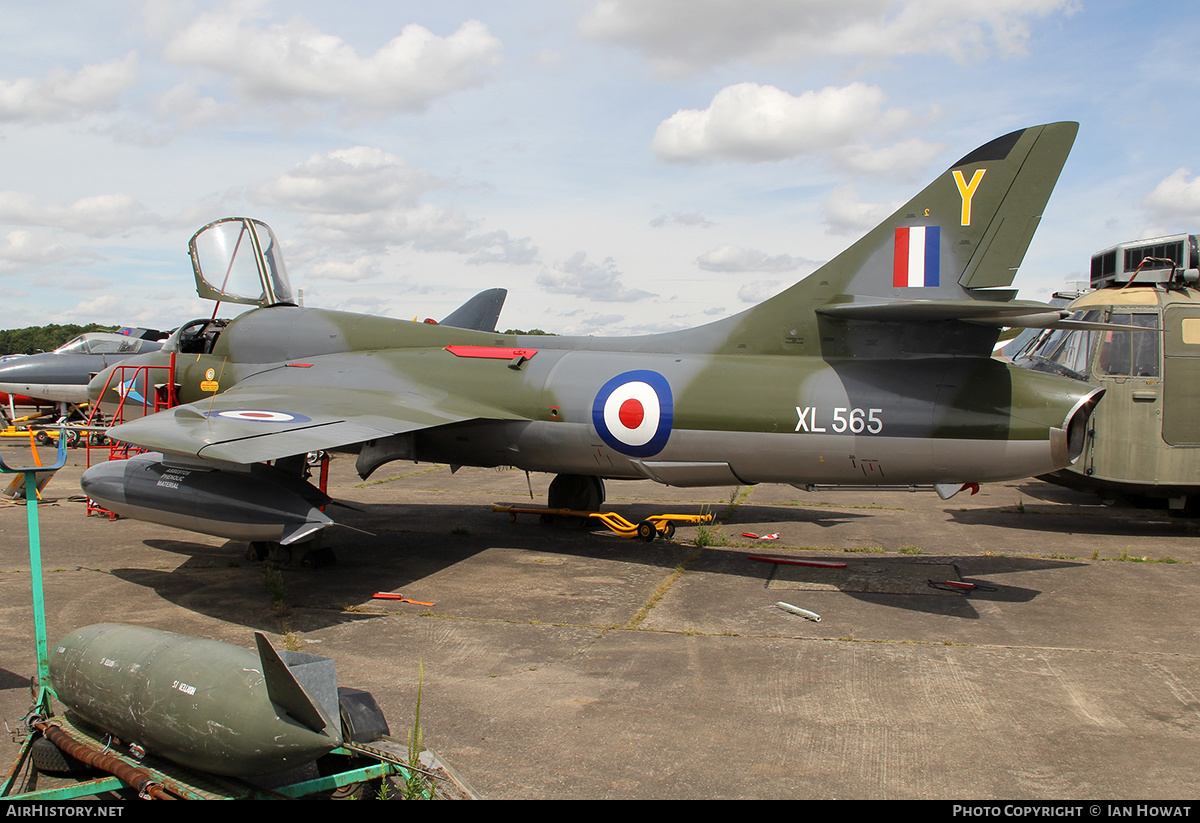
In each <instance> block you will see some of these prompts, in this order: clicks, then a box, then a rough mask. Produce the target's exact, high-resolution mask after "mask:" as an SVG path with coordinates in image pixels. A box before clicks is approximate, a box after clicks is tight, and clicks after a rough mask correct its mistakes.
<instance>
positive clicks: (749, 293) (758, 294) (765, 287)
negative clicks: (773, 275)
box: [737, 280, 783, 304]
mask: <svg viewBox="0 0 1200 823" xmlns="http://www.w3.org/2000/svg"><path fill="white" fill-rule="evenodd" d="M781 285H783V284H782V283H781V282H780V281H778V280H755V281H754V282H753V283H747V284H746V285H744V286H742V287H741V288H740V289H738V293H737V296H738V300H741V301H742V302H743V303H756V304H757V303H761V302H762V301H764V300H766V299H767V298H768V297H772V296H774V295H775V293H776V292H777V291H779V287H780V286H781Z"/></svg>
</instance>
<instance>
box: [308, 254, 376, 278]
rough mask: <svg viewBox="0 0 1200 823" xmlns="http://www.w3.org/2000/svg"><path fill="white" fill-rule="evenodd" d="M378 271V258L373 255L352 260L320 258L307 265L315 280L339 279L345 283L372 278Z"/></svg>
mask: <svg viewBox="0 0 1200 823" xmlns="http://www.w3.org/2000/svg"><path fill="white" fill-rule="evenodd" d="M379 273H380V272H379V259H378V258H377V257H375V256H373V255H366V256H363V257H359V258H356V259H354V260H321V261H319V262H316V263H313V264H312V266H310V267H309V275H310V276H311V277H313V278H314V279H316V280H340V281H342V282H347V283H357V282H358V281H360V280H373V279H374V278H376V277H378V276H379Z"/></svg>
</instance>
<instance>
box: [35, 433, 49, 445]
mask: <svg viewBox="0 0 1200 823" xmlns="http://www.w3.org/2000/svg"><path fill="white" fill-rule="evenodd" d="M33 439H34V440H36V441H37V442H38V445H39V446H44V445H46V444H47V443H49V442H50V435H48V434H46V433H45V432H38V433H37V434H35V435H34V436H33Z"/></svg>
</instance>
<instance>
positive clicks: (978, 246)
mask: <svg viewBox="0 0 1200 823" xmlns="http://www.w3.org/2000/svg"><path fill="white" fill-rule="evenodd" d="M1077 128H1078V127H1077V124H1075V123H1053V124H1049V125H1043V126H1034V127H1031V128H1027V129H1021V130H1019V131H1015V132H1012V133H1011V134H1007V135H1005V136H1003V137H1000V138H997V139H996V140H993V141H991V142H989V143H987V144H985V145H983V146H980V147H979V148H977V149H975V150H974V151H972V152H970V153H969V154H967V155H966V156H965V157H963V158H962V159H961V160H959V161H958V162H957V163H955V164H954V165H953V166H952V167H951V168H950V169H948V170H947V171H946V172H945V173H944V174H942V175H941V176H939V177H938V178H937V179H936V180H935V181H934V182H933V183H931V184H930V185H929V186H928V187H927V188H925V189H924V190H923V191H922V192H921V193H920V194H918V195H917V196H916V197H914V198H913V199H912V200H911V201H909V202H908V203H907V204H906V205H904V206H903V207H902V208H900V209H899V210H898V211H897V212H896V213H895V214H893V215H892V216H891V217H889V218H887V219H886V220H884V221H883V223H881V224H880V225H879V226H877V227H876V228H875V229H874V230H872V231H871V232H870V233H868V234H867V235H866V236H865V237H863V238H862V239H861V240H859V241H858V242H857V243H855V244H854V245H853V246H851V247H850V248H849V249H848V250H846V251H845V252H843V253H842V254H840V255H839V256H837V257H836V258H835V259H833V260H832V261H830V262H829V263H827V264H825V265H824V266H822V267H821V268H820V269H818V270H817V271H816V272H815V273H813V274H812V275H810V276H809V277H807V278H805V279H804V280H802V281H801V282H799V283H797V284H795V285H793V286H792V287H791V288H789V289H787V290H786V291H784V292H783V293H781V294H779V295H777V296H775V297H773V298H771V299H769V300H767V301H765V302H764V303H762V304H760V305H758V306H756V307H754V308H751V309H749V310H747V311H745V312H742V313H741V314H738V315H735V316H733V317H728V318H725V319H723V320H719V321H717V322H714V323H710V324H708V325H705V326H700V327H697V328H693V329H689V330H685V331H677V332H669V333H664V334H653V335H646V336H640V337H631V338H612V339H605V338H593V337H586V338H577V337H532V336H520V337H518V336H510V335H503V334H496V333H493V332H485V331H472V330H463V329H459V328H452V327H449V326H446V325H434V324H422V323H412V322H408V321H403V320H394V319H391V318H386V317H373V316H367V315H357V314H348V313H344V312H335V311H326V310H322V309H315V308H301V307H299V306H297V305H295V304H294V300H293V296H292V289H291V286H290V284H289V283H288V280H287V275H286V273H285V270H284V266H283V260H282V257H281V256H280V253H279V246H278V243H277V242H276V240H275V237H274V235H273V234H272V233H271V231H270V229H269V228H268V227H267V226H266V225H265V224H263V223H260V222H257V221H254V220H250V219H244V218H229V219H227V220H224V221H218V222H216V223H213V224H210V225H209V226H206V227H204V228H203V229H201V230H200V231H199V232H198V233H197V234H196V235H195V236H194V237H193V238H192V241H191V245H190V250H191V258H192V262H193V268H194V270H195V275H196V284H197V291H198V293H199V294H200V296H201V297H206V298H210V299H215V300H220V301H230V302H238V303H248V304H253V305H257V306H258V308H256V309H254V310H252V311H249V312H247V313H245V314H243V315H241V316H240V317H238V318H236V319H235V320H233V321H231V322H229V323H228V324H227V325H221V326H217V325H214V323H212V322H211V321H207V320H197V321H194V322H193V323H192V324H188V325H186V326H184V327H183V328H182V329H180V330H178V331H176V332H175V333H174V334H173V335H172V336H171V338H170V339H169V340H168V341H167V343H166V345H165V347H164V349H163V351H162V352H159V353H155V354H150V355H145V356H139V357H137V358H136V359H135V360H134V361H131V362H134V363H142V364H157V365H160V366H161V365H165V364H166V363H168V362H169V356H170V354H171V353H172V352H174V353H176V355H179V354H186V355H187V356H177V358H176V360H175V369H176V371H175V375H174V378H173V379H174V383H175V384H176V385H177V386H178V393H179V396H180V398H181V399H182V401H183V402H184V405H181V406H179V407H177V408H174V409H172V410H169V411H165V412H162V413H160V414H153V415H149V416H146V417H142V418H140V419H136V420H133V421H131V422H127V423H125V424H123V425H120V426H117V427H115V428H113V429H112V430H111V431H110V434H111V436H112V437H114V438H116V439H118V440H121V441H126V442H130V443H133V444H136V445H138V446H142V447H145V448H146V449H149V450H151V451H152V452H154V454H149V455H143V456H142V457H140V458H138V459H135V460H129V461H112V462H110V463H105V464H102V465H99V466H95V467H92V468H91V469H89V470H88V471H87V472H86V473H85V474H84V476H83V487H84V489H85V491H86V492H87V493H88V495H89V496H91V497H92V498H93V499H95V500H97V501H99V502H100V503H101V504H102V505H104V506H106V507H108V508H111V509H112V510H113V511H116V512H118V513H120V514H126V515H129V516H133V517H138V518H142V519H146V520H150V521H152V522H159V523H164V524H167V525H172V526H179V527H182V528H186V529H191V530H194V531H199V532H204V533H208V534H214V535H218V536H224V537H231V538H236V539H245V540H275V541H280V542H282V543H293V542H300V541H302V540H305V539H307V538H309V537H311V536H312V535H313V534H315V533H316V532H317V531H319V530H320V529H322V528H324V527H325V526H326V525H328V524H329V523H330V522H332V521H331V520H330V518H328V517H327V516H326V515H324V514H323V513H320V512H319V511H318V510H317V508H316V504H317V503H318V502H319V500H318V498H319V495H318V494H317V493H316V490H315V489H313V488H312V487H311V486H308V484H306V483H303V482H302V480H301V479H300V478H299V477H298V476H297V475H296V474H294V473H289V471H285V469H284V468H281V466H287V467H290V466H292V465H295V464H296V463H297V462H298V461H297V459H296V458H297V456H300V455H303V454H305V453H306V452H311V451H314V450H318V449H344V450H351V451H355V452H357V453H358V458H357V464H356V466H357V469H358V472H359V474H360V475H361V476H362V477H364V478H366V477H368V476H369V475H370V474H371V473H372V472H374V471H375V470H376V469H378V468H379V467H380V466H382V465H384V464H385V463H388V462H389V461H393V460H414V461H430V462H439V463H448V464H451V465H455V466H456V465H471V466H514V467H517V468H520V469H526V470H529V471H542V472H552V473H554V474H556V475H557V477H555V479H554V481H553V482H552V483H551V485H550V494H549V504H550V506H552V507H562V508H572V509H582V510H595V509H596V508H597V507H598V506H599V505H600V504H601V503H602V502H603V500H604V483H603V481H604V480H605V479H610V478H618V479H650V480H654V481H657V482H659V483H664V484H668V485H674V486H721V485H734V484H753V483H789V484H793V485H796V486H799V487H805V486H810V485H814V484H830V485H864V484H865V485H876V486H881V485H888V486H895V485H909V484H921V485H925V484H928V485H932V486H933V487H934V488H935V489H936V490H937V491H938V492H939V493H940V494H941V495H942V496H943V497H949V496H950V495H952V494H954V493H956V492H957V491H959V490H960V489H963V488H966V487H968V486H971V485H972V484H976V483H979V482H983V481H998V480H1007V479H1012V478H1018V477H1026V476H1029V475H1035V474H1045V473H1047V472H1052V471H1056V470H1058V469H1061V468H1063V467H1065V466H1068V465H1069V464H1070V463H1071V462H1072V461H1073V460H1075V459H1076V458H1077V457H1078V456H1079V454H1080V453H1081V450H1082V448H1083V444H1084V441H1085V437H1084V435H1085V432H1086V430H1087V426H1088V418H1089V416H1090V415H1091V413H1092V410H1093V407H1094V406H1095V404H1096V402H1097V401H1098V400H1099V398H1100V396H1101V395H1102V394H1103V390H1101V389H1097V388H1095V387H1092V386H1089V385H1086V384H1083V383H1080V382H1078V381H1075V380H1071V379H1068V378H1064V377H1060V376H1057V375H1048V374H1041V373H1037V372H1033V371H1029V370H1026V369H1020V368H1015V367H1012V366H1011V365H1009V364H1007V363H1003V362H1000V361H998V360H996V359H993V358H992V357H991V353H992V349H993V347H994V346H995V344H996V341H997V337H998V334H999V329H1000V328H1001V327H1006V326H1019V327H1039V326H1045V325H1056V324H1059V323H1060V322H1061V321H1062V320H1063V318H1064V317H1065V316H1066V313H1065V312H1064V311H1062V310H1060V309H1058V308H1055V307H1054V306H1050V305H1047V304H1044V303H1038V302H1033V301H1023V300H1016V299H1015V296H1016V293H1015V291H1014V290H1011V289H1009V288H1007V287H1008V286H1010V285H1011V283H1012V279H1013V276H1014V274H1015V271H1016V269H1017V267H1018V266H1019V265H1020V263H1021V260H1022V259H1023V257H1024V255H1025V251H1026V249H1027V248H1028V244H1029V241H1030V239H1031V238H1032V236H1033V232H1034V229H1035V228H1036V225H1037V222H1038V220H1039V218H1040V217H1041V215H1042V211H1043V209H1044V207H1045V205H1046V202H1047V200H1048V198H1049V197H1050V193H1051V191H1052V189H1053V187H1054V184H1055V181H1056V180H1057V178H1058V175H1059V172H1060V171H1061V169H1062V166H1063V164H1064V162H1065V161H1066V158H1067V155H1068V153H1069V151H1070V148H1071V145H1072V143H1073V142H1074V138H1075V134H1076V131H1077ZM108 378H109V375H101V376H100V377H98V378H97V379H96V380H95V381H93V384H92V385H93V391H94V392H99V391H100V390H102V389H103V388H104V386H105V385H106V382H107V381H108ZM116 397H117V393H116V392H114V391H113V390H112V389H111V388H109V389H108V390H107V391H106V396H105V397H103V398H101V399H102V400H104V401H109V402H112V401H115V400H116ZM266 461H275V462H276V465H275V466H274V467H272V466H267V465H262V464H264V463H265V462H266Z"/></svg>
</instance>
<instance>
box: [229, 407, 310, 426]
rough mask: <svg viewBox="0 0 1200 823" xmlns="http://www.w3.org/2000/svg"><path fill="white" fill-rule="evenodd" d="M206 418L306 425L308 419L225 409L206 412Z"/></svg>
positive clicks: (299, 415) (283, 413)
mask: <svg viewBox="0 0 1200 823" xmlns="http://www.w3.org/2000/svg"><path fill="white" fill-rule="evenodd" d="M208 416H209V417H222V418H224V419H226V420H247V421H250V422H253V423H307V422H309V419H310V418H308V417H305V416H304V415H302V414H288V413H287V412H281V411H268V410H267V409H226V410H224V411H218V412H208Z"/></svg>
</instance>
